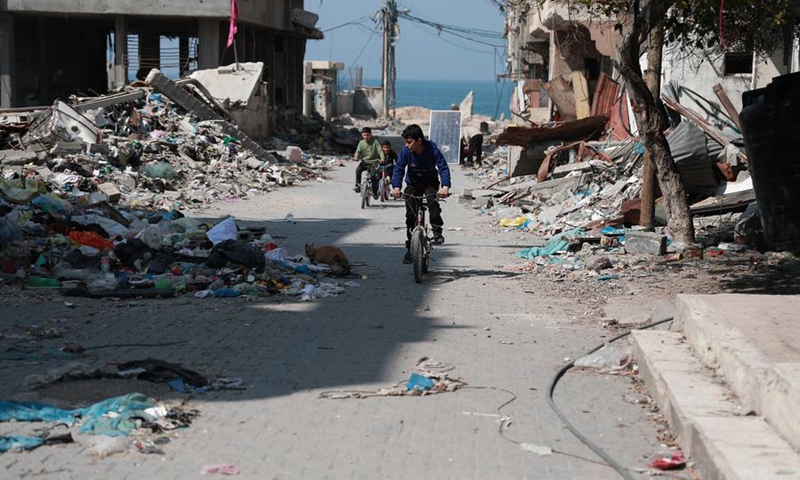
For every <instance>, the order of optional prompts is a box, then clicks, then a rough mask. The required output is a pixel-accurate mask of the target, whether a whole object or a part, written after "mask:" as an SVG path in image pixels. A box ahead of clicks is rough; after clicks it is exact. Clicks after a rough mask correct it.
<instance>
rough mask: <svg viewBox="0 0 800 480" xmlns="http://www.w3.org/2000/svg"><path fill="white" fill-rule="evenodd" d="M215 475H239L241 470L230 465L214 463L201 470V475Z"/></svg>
mask: <svg viewBox="0 0 800 480" xmlns="http://www.w3.org/2000/svg"><path fill="white" fill-rule="evenodd" d="M215 473H219V474H220V475H239V469H238V468H236V467H235V466H234V465H231V464H230V463H214V464H211V465H206V466H204V467H203V468H201V469H200V474H201V475H213V474H215Z"/></svg>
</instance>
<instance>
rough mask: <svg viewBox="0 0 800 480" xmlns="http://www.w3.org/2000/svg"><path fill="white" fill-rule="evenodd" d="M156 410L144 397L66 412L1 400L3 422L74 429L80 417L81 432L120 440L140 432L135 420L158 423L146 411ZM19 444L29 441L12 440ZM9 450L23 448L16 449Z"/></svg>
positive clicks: (132, 396) (123, 398)
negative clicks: (61, 426) (61, 425)
mask: <svg viewBox="0 0 800 480" xmlns="http://www.w3.org/2000/svg"><path fill="white" fill-rule="evenodd" d="M156 406H158V405H157V404H156V403H155V401H153V400H151V399H150V398H148V397H147V396H146V395H144V394H141V393H131V394H128V395H123V396H121V397H114V398H109V399H108V400H104V401H102V402H98V403H95V404H93V405H90V406H88V407H86V408H81V409H77V410H62V409H60V408H55V407H53V406H50V405H47V404H44V403H37V402H15V401H5V400H0V421H3V422H6V421H9V420H17V421H23V422H37V421H41V422H62V423H65V424H67V425H72V424H73V423H75V421H76V418H77V417H81V420H82V421H81V427H80V431H81V432H84V433H92V434H97V435H107V436H109V437H116V436H121V435H128V434H129V433H130V432H131V431H132V430H133V429H134V428H136V421H135V419H137V418H143V419H145V420H148V421H153V420H156V417H155V416H153V415H152V414H151V413H149V412H147V411H146V410H148V409H150V408H154V407H156ZM112 412H113V413H114V415H113V416H109V415H108V414H109V413H112ZM20 438H22V437H20ZM17 441H18V442H22V443H20V444H24V442H25V440H19V439H18V438H12V440H9V445H11V444H13V443H14V442H17ZM36 446H38V445H36ZM9 448H23V447H19V446H15V447H9ZM32 448H35V447H32Z"/></svg>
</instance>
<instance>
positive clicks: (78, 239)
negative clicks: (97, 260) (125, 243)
mask: <svg viewBox="0 0 800 480" xmlns="http://www.w3.org/2000/svg"><path fill="white" fill-rule="evenodd" d="M68 236H69V238H70V239H72V240H73V241H74V242H75V243H79V244H81V245H88V246H90V247H94V248H96V249H98V250H105V249H106V248H113V247H114V244H113V243H111V241H109V240H108V239H106V238H103V237H102V236H101V235H100V234H98V233H95V232H80V231H77V230H73V231H71V232H69V235H68Z"/></svg>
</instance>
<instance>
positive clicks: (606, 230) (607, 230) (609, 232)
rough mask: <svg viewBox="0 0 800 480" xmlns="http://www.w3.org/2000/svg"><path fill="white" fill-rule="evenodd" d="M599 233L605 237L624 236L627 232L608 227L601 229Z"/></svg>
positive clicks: (622, 229)
mask: <svg viewBox="0 0 800 480" xmlns="http://www.w3.org/2000/svg"><path fill="white" fill-rule="evenodd" d="M600 233H602V234H603V235H606V236H612V235H625V233H627V231H626V230H625V229H624V228H614V227H612V226H611V225H609V226H607V227H603V229H602V230H600Z"/></svg>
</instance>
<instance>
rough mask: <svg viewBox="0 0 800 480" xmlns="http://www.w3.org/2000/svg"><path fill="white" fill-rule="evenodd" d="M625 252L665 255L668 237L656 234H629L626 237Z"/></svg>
mask: <svg viewBox="0 0 800 480" xmlns="http://www.w3.org/2000/svg"><path fill="white" fill-rule="evenodd" d="M625 251H626V252H628V253H644V254H649V255H664V254H666V253H667V236H666V235H663V234H660V233H654V232H628V233H627V234H626V235H625Z"/></svg>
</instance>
